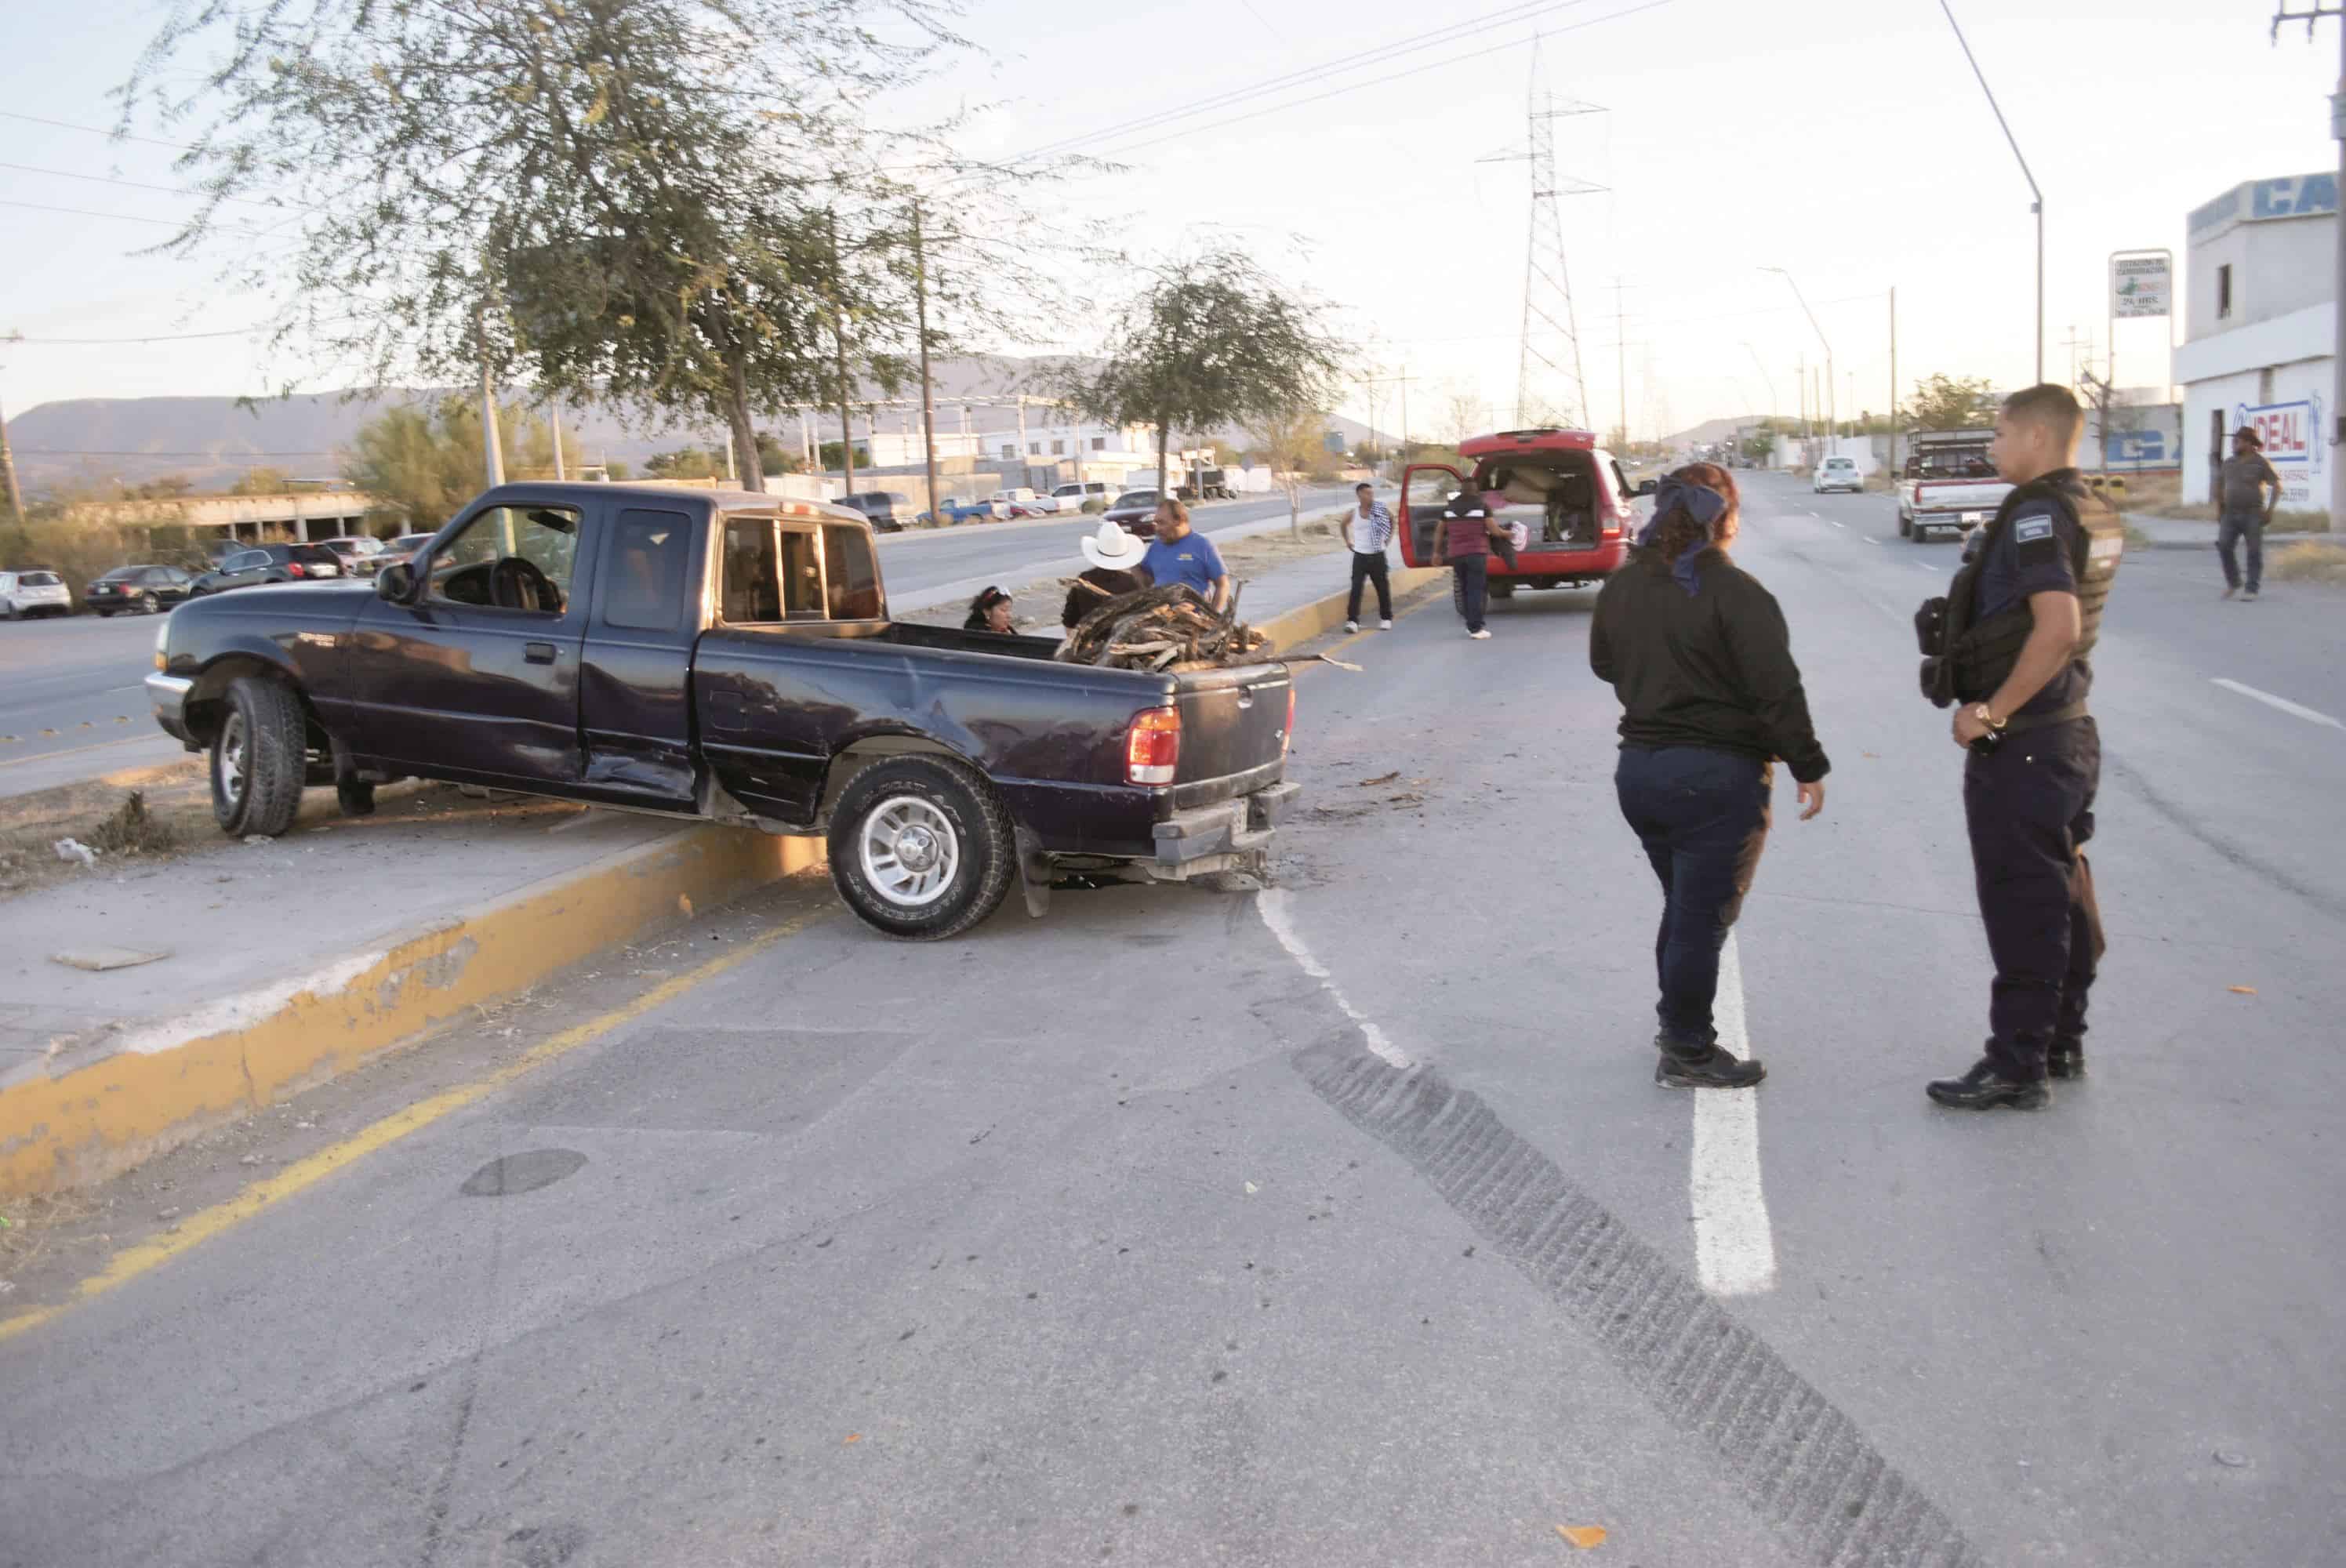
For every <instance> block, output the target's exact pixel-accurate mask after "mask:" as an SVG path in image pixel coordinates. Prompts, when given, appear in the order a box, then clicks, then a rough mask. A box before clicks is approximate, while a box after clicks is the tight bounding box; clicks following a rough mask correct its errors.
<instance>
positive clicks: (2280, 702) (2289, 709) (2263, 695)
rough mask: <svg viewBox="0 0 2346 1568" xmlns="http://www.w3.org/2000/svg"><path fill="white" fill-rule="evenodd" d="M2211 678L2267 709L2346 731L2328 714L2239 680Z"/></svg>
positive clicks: (2228, 689) (2345, 726)
mask: <svg viewBox="0 0 2346 1568" xmlns="http://www.w3.org/2000/svg"><path fill="white" fill-rule="evenodd" d="M2210 678H2211V679H2212V680H2213V681H2214V683H2215V684H2216V685H2218V686H2220V687H2223V688H2224V689H2225V690H2226V691H2237V692H2239V694H2240V695H2241V696H2242V697H2254V698H2255V699H2256V700H2257V701H2259V702H2261V703H2263V704H2264V705H2265V706H2266V707H2267V708H2280V710H2281V711H2282V712H2283V713H2293V714H2295V715H2296V716H2297V717H2298V718H2302V719H2304V720H2305V721H2306V722H2307V723H2309V724H2326V725H2328V726H2329V727H2330V728H2332V729H2346V724H2341V723H2339V722H2338V720H2336V719H2334V718H2331V717H2330V716H2329V715H2328V714H2326V713H2316V712H2315V711H2314V710H2313V709H2311V708H2300V707H2299V706H2298V705H2297V704H2296V703H2293V702H2291V701H2290V699H2289V698H2287V697H2275V696H2274V695H2273V694H2272V693H2271V692H2269V691H2259V690H2258V689H2257V688H2256V687H2252V686H2243V685H2241V684H2240V683H2239V681H2237V680H2226V679H2225V678H2224V677H2222V676H2220V675H2219V676H2214V677H2210Z"/></svg>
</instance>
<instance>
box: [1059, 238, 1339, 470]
mask: <svg viewBox="0 0 2346 1568" xmlns="http://www.w3.org/2000/svg"><path fill="white" fill-rule="evenodd" d="M1343 368H1344V352H1343V349H1342V345H1341V344H1340V343H1339V342H1338V341H1337V340H1336V339H1335V337H1334V336H1333V335H1332V334H1331V332H1330V331H1329V330H1328V327H1327V312H1326V310H1325V308H1324V307H1322V306H1321V305H1320V304H1318V303H1317V302H1315V301H1312V300H1306V299H1304V298H1302V297H1301V296H1300V295H1297V294H1294V293H1292V292H1290V291H1289V290H1287V289H1285V288H1284V287H1282V286H1281V285H1280V282H1279V281H1278V280H1276V279H1274V278H1272V277H1271V276H1270V274H1268V273H1266V272H1265V271H1263V270H1262V269H1260V267H1258V266H1256V265H1255V264H1254V262H1253V261H1251V260H1249V259H1248V258H1247V257H1245V256H1243V255H1241V254H1239V252H1237V251H1234V250H1215V251H1210V252H1209V253H1207V254H1205V255H1203V256H1199V257H1196V258H1194V259H1191V260H1181V261H1174V262H1170V263H1168V264H1167V265H1166V266H1164V267H1162V268H1160V269H1158V270H1157V272H1156V275H1155V277H1154V278H1153V279H1152V280H1151V281H1150V282H1149V284H1148V287H1147V288H1146V289H1144V290H1142V291H1141V293H1140V294H1139V296H1138V297H1137V298H1136V299H1135V300H1133V301H1132V302H1131V304H1130V305H1128V306H1127V308H1126V310H1125V311H1124V313H1123V314H1122V316H1121V317H1119V318H1118V320H1117V323H1116V326H1115V328H1114V329H1113V331H1111V333H1110V336H1109V341H1108V349H1107V363H1106V364H1105V365H1104V366H1102V367H1101V368H1100V369H1099V370H1097V371H1096V372H1092V373H1090V374H1079V375H1078V376H1077V377H1076V379H1075V380H1074V381H1073V382H1071V384H1069V385H1068V387H1067V388H1066V395H1067V397H1068V400H1069V401H1070V402H1073V403H1074V404H1075V405H1076V407H1078V408H1080V409H1081V410H1082V411H1083V412H1084V413H1085V414H1086V416H1087V417H1089V418H1092V419H1097V420H1103V421H1107V422H1108V423H1115V424H1153V425H1155V426H1156V427H1157V475H1158V482H1159V484H1161V485H1162V486H1163V488H1164V490H1165V493H1166V494H1172V492H1173V490H1174V488H1175V486H1174V484H1173V476H1172V475H1171V474H1170V473H1167V472H1166V454H1167V453H1168V449H1169V447H1170V445H1171V442H1172V434H1173V432H1174V430H1175V429H1176V428H1178V429H1181V430H1186V431H1191V432H1208V431H1213V430H1218V429H1219V428H1220V427H1221V426H1223V425H1229V424H1236V425H1256V424H1260V423H1263V422H1265V421H1270V420H1274V419H1277V418H1279V417H1280V416H1281V415H1283V414H1287V413H1290V412H1292V411H1295V410H1300V409H1314V408H1324V407H1326V406H1328V404H1329V403H1330V402H1331V401H1332V400H1333V396H1334V392H1335V385H1336V382H1337V379H1338V377H1340V376H1341V374H1342V373H1343Z"/></svg>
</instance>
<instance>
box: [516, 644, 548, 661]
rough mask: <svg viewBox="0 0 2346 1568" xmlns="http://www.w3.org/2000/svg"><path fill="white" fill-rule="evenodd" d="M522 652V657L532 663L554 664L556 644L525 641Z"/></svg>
mask: <svg viewBox="0 0 2346 1568" xmlns="http://www.w3.org/2000/svg"><path fill="white" fill-rule="evenodd" d="M521 653H522V657H524V658H525V659H526V660H528V661H529V662H530V663H531V664H552V663H553V662H554V645H553V644H552V643H524V644H522V645H521Z"/></svg>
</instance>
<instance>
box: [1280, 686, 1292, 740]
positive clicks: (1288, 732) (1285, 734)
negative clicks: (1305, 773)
mask: <svg viewBox="0 0 2346 1568" xmlns="http://www.w3.org/2000/svg"><path fill="white" fill-rule="evenodd" d="M1294 744H1295V687H1293V685H1291V684H1290V686H1289V687H1288V688H1287V728H1284V729H1282V730H1280V732H1279V754H1280V756H1281V757H1284V756H1286V755H1287V748H1289V747H1290V746H1292V745H1294Z"/></svg>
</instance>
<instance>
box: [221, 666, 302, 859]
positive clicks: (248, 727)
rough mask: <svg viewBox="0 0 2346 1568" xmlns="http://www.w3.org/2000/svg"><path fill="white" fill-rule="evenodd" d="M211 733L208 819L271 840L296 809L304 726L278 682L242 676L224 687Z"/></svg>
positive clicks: (234, 832) (295, 700) (296, 703)
mask: <svg viewBox="0 0 2346 1568" xmlns="http://www.w3.org/2000/svg"><path fill="white" fill-rule="evenodd" d="M226 706H227V708H228V711H227V712H226V714H224V715H223V716H222V717H221V718H220V725H219V729H218V731H216V732H215V733H214V734H213V736H212V750H211V782H212V820H214V821H216V822H218V823H219V825H220V830H221V831H222V832H224V833H227V834H229V835H230V837H232V838H239V839H241V838H246V837H249V836H250V835H251V834H254V833H260V834H263V835H265V836H267V837H269V838H272V839H273V838H275V837H277V835H279V834H280V833H282V832H283V831H285V830H286V829H288V828H291V826H292V825H293V817H294V813H296V812H297V811H299V810H300V809H301V787H302V783H303V780H304V779H305V777H306V775H307V772H308V759H307V757H306V756H305V755H304V748H305V746H306V743H307V741H308V738H309V735H308V725H307V723H306V722H305V721H304V719H303V718H302V714H301V698H300V697H296V696H294V695H293V691H292V688H291V687H288V686H286V685H285V684H284V683H283V682H281V681H276V680H270V679H267V678H265V677H259V676H245V677H241V678H240V679H238V680H237V681H236V682H234V683H233V684H232V685H230V687H229V688H228V702H227V705H226Z"/></svg>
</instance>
